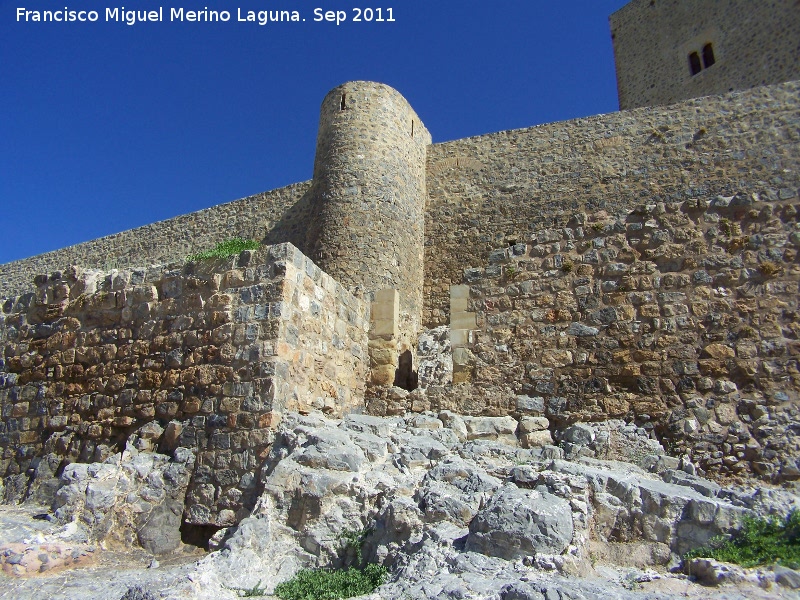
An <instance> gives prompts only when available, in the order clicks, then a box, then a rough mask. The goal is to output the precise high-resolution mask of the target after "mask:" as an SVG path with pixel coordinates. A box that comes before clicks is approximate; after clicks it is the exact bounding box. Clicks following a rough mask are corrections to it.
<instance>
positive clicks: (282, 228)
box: [261, 185, 319, 256]
mask: <svg viewBox="0 0 800 600" xmlns="http://www.w3.org/2000/svg"><path fill="white" fill-rule="evenodd" d="M313 191H314V186H313V185H312V186H311V187H309V189H308V190H306V192H305V194H303V195H302V197H301V198H300V200H298V201H297V202H295V203H294V204H293V205H292V206H290V207H289V208H288V210H286V212H284V213H283V215H282V216H281V218H280V220H279V221H278V222H277V223H275V225H273V227H272V228H271V229H270V230H269V231H268V232H267V233H266V235H265V236H264V237H263V238H262V239H261V243H262V244H264V245H267V246H271V245H274V244H282V243H283V242H289V243H290V244H292V245H293V246H295V247H296V248H298V249H299V250H300V251H301V252H302V253H303V254H305V255H306V256H310V254H309V252H308V250H309V248H310V247H311V246H313V241H314V240H315V239H316V237H317V234H316V232H317V231H318V230H319V224H318V222H317V220H316V219H314V217H313V212H312V199H313V197H314V194H313Z"/></svg>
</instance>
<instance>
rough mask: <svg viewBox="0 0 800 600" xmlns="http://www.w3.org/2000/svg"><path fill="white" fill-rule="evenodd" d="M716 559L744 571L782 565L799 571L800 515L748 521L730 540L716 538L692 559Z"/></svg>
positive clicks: (689, 554)
mask: <svg viewBox="0 0 800 600" xmlns="http://www.w3.org/2000/svg"><path fill="white" fill-rule="evenodd" d="M700 557H703V558H713V559H716V560H721V561H724V562H731V563H736V564H738V565H741V566H743V567H746V568H749V567H757V566H759V565H769V564H774V563H779V564H781V565H783V566H786V567H789V568H790V569H797V568H798V567H800V511H792V512H790V513H789V514H788V515H787V516H786V517H785V518H784V519H779V518H775V517H771V518H767V519H757V518H753V517H745V518H744V520H743V522H742V528H741V529H740V530H739V531H738V532H736V533H735V534H734V535H733V536H732V537H731V538H730V539H726V538H724V537H715V538H712V539H711V540H709V544H708V546H704V547H703V548H697V549H695V550H691V551H690V552H687V553H686V554H685V555H684V558H685V559H686V560H688V559H691V558H700Z"/></svg>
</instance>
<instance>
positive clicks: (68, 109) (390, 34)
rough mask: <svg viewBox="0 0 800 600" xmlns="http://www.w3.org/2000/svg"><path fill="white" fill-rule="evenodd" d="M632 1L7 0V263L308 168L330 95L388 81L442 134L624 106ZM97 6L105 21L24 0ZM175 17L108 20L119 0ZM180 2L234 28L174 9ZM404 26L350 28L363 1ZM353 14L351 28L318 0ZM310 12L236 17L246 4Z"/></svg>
mask: <svg viewBox="0 0 800 600" xmlns="http://www.w3.org/2000/svg"><path fill="white" fill-rule="evenodd" d="M624 4H626V0H561V1H560V2H544V1H539V0H517V1H506V0H485V1H483V2H475V1H472V0H460V1H452V0H438V1H437V0H387V1H384V2H382V3H377V2H376V3H354V2H353V1H352V0H347V1H345V0H274V1H273V0H260V1H259V0H227V1H218V0H210V1H209V2H208V3H202V2H201V3H196V4H190V3H188V0H187V3H185V4H181V3H180V2H178V3H173V4H167V3H164V4H160V3H159V1H158V0H130V1H129V2H127V3H125V2H119V3H117V4H115V3H114V2H113V0H76V1H75V2H69V1H67V0H0V219H2V222H3V226H2V235H0V263H4V262H8V261H11V260H16V259H19V258H24V257H26V256H31V255H34V254H39V253H42V252H46V251H48V250H54V249H57V248H61V247H64V246H68V245H71V244H75V243H78V242H81V241H86V240H89V239H92V238H95V237H100V236H103V235H109V234H112V233H116V232H118V231H122V230H125V229H130V228H133V227H137V226H140V225H144V224H147V223H151V222H153V221H158V220H161V219H166V218H169V217H172V216H175V215H179V214H183V213H187V212H192V211H195V210H199V209H202V208H206V207H209V206H213V205H215V204H219V203H222V202H228V201H231V200H234V199H237V198H241V197H244V196H247V195H250V194H254V193H257V192H261V191H265V190H270V189H273V188H276V187H281V186H284V185H287V184H290V183H294V182H297V181H304V180H306V179H310V177H311V172H312V167H313V161H314V146H315V140H316V130H317V120H318V114H319V113H318V111H319V105H320V102H321V101H322V98H323V97H324V95H325V93H326V92H327V91H328V90H329V89H331V88H333V87H335V86H336V85H338V84H340V83H342V82H344V81H348V80H354V79H366V80H373V81H380V82H383V83H387V84H389V85H391V86H393V87H394V88H396V89H397V90H398V91H400V92H401V93H402V94H403V95H404V96H405V97H406V98H407V99H408V100H409V102H410V103H411V104H412V106H414V108H415V110H416V111H417V113H418V114H419V115H420V117H421V118H422V120H423V121H424V122H425V124H426V125H427V127H428V129H429V130H430V131H431V134H432V135H433V139H434V142H441V141H446V140H451V139H457V138H462V137H467V136H472V135H479V134H483V133H490V132H495V131H500V130H505V129H515V128H520V127H528V126H531V125H536V124H539V123H546V122H551V121H559V120H565V119H571V118H576V117H582V116H587V115H593V114H599V113H605V112H612V111H615V110H617V109H618V102H617V92H616V81H615V77H614V59H613V51H612V47H611V36H610V33H609V26H608V16H609V15H610V14H611V13H612V12H614V11H615V10H617V9H619V8H620V7H622V6H623V5H624ZM64 6H67V7H68V8H69V9H70V10H92V9H93V10H96V11H98V13H99V18H100V19H99V21H97V22H95V23H79V22H74V23H34V22H28V23H26V22H23V21H20V22H18V21H17V10H18V9H19V8H21V7H24V8H27V9H28V10H40V11H42V10H58V9H63V7H64ZM122 6H125V8H126V9H136V10H144V9H147V10H153V9H157V8H158V7H159V6H163V7H164V22H160V23H159V22H155V23H154V22H150V23H137V24H135V25H133V26H128V25H126V24H124V23H121V22H120V23H117V22H106V21H105V9H106V8H107V7H111V8H114V7H122ZM171 6H183V7H184V8H185V9H187V10H197V9H202V8H204V7H205V6H208V8H209V9H216V10H228V11H230V13H231V20H230V21H229V22H227V23H187V22H184V23H180V22H170V21H169V9H170V7H171ZM354 6H359V7H374V8H377V7H382V8H383V9H384V17H386V16H387V14H388V11H387V10H386V9H388V8H392V9H393V10H392V13H393V16H394V18H395V19H396V21H395V22H394V23H388V22H384V23H376V22H371V23H368V22H361V23H354V22H352V18H353V16H354V14H355V13H354V11H353V7H354ZM317 7H320V8H323V9H324V10H344V11H346V15H347V18H348V21H347V22H345V23H342V24H340V25H338V26H337V25H336V24H334V23H327V22H314V9H315V8H317ZM238 9H241V11H242V14H246V12H247V11H248V10H255V11H257V10H265V9H272V10H280V9H283V10H297V11H299V12H300V15H301V18H305V19H306V21H305V22H300V23H269V24H267V25H264V26H260V25H258V24H254V23H246V22H237V10H238Z"/></svg>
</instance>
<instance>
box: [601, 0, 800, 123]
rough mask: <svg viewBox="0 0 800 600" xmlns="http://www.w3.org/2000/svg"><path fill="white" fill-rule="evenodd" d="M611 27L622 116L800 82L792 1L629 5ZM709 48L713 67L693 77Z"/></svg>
mask: <svg viewBox="0 0 800 600" xmlns="http://www.w3.org/2000/svg"><path fill="white" fill-rule="evenodd" d="M610 22H611V37H612V39H613V43H614V56H615V60H616V67H617V88H618V91H619V105H620V108H621V109H623V110H626V109H629V108H636V107H639V106H656V105H659V104H669V103H672V102H678V101H680V100H684V99H687V98H699V97H701V96H709V95H711V94H723V93H725V92H728V91H733V90H743V89H747V88H752V87H755V86H759V85H767V84H772V83H780V82H783V81H792V80H797V79H800V61H798V60H797V57H798V55H799V54H800V47H798V40H800V11H798V10H797V3H796V2H795V1H794V0H777V1H773V2H753V1H752V0H692V1H691V2H687V1H685V0H657V1H656V2H651V1H650V0H634V1H633V2H630V3H629V4H627V5H625V6H624V7H623V8H621V9H620V10H619V11H617V12H615V13H614V14H613V15H611V17H610ZM708 43H711V45H712V47H713V50H714V58H715V63H714V64H713V65H711V66H710V67H708V68H704V69H703V70H702V71H700V72H699V73H697V74H696V75H694V76H692V74H691V71H690V69H689V54H690V53H691V52H697V53H698V54H699V56H702V49H703V46H704V45H705V44H708Z"/></svg>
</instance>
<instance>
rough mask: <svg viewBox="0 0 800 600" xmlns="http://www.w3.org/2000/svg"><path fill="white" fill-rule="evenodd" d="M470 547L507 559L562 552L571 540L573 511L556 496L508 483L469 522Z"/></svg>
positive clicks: (476, 550)
mask: <svg viewBox="0 0 800 600" xmlns="http://www.w3.org/2000/svg"><path fill="white" fill-rule="evenodd" d="M469 530H470V531H469V537H468V538H467V545H466V548H467V550H471V551H474V552H480V553H481V554H486V555H489V556H497V557H500V558H505V559H507V560H514V559H516V558H523V557H525V556H533V555H536V554H537V553H545V554H561V553H562V552H563V551H564V550H565V549H566V547H567V545H568V544H569V543H570V541H571V540H572V511H571V509H570V507H569V504H568V503H567V502H566V501H565V500H563V499H561V498H558V497H556V496H553V495H551V494H549V493H546V492H538V491H535V490H521V489H519V488H517V487H516V486H506V487H505V488H503V489H502V490H501V491H500V492H498V493H497V494H496V495H495V496H494V497H493V498H492V499H491V500H490V501H489V503H488V505H487V506H486V507H485V508H484V509H482V510H481V511H480V512H478V514H477V515H476V516H475V518H474V519H473V521H472V522H471V523H470V528H469Z"/></svg>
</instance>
